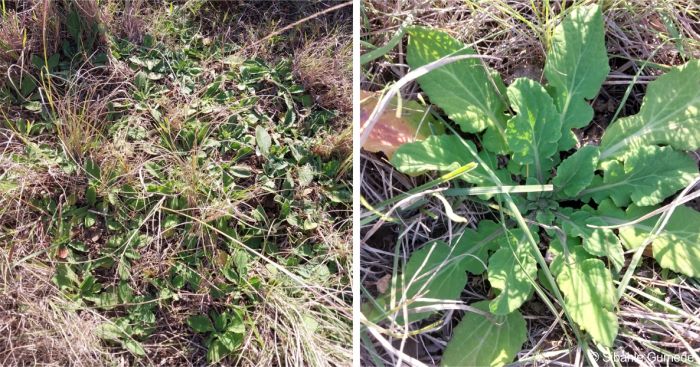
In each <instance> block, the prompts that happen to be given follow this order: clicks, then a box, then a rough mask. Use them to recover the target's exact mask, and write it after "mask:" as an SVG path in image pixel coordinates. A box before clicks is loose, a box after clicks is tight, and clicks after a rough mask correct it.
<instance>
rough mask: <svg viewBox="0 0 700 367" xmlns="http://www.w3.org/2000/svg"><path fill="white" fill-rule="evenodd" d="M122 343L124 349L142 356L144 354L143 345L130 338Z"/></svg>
mask: <svg viewBox="0 0 700 367" xmlns="http://www.w3.org/2000/svg"><path fill="white" fill-rule="evenodd" d="M122 345H123V346H124V349H126V350H128V351H129V352H131V353H132V354H133V355H135V356H139V357H143V356H145V355H146V350H145V349H143V345H141V343H139V342H138V341H136V340H134V339H132V338H128V339H125V340H124V341H123V342H122Z"/></svg>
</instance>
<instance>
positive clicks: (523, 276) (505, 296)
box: [488, 243, 537, 315]
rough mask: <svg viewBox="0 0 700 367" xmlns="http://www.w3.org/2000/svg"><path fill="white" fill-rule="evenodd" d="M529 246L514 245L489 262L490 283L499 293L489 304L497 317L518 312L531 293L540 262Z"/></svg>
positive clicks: (498, 252)
mask: <svg viewBox="0 0 700 367" xmlns="http://www.w3.org/2000/svg"><path fill="white" fill-rule="evenodd" d="M526 246H527V244H526V243H515V244H512V245H511V246H508V247H503V248H501V249H500V250H498V251H496V253H494V254H493V255H491V258H490V259H489V269H488V270H489V271H488V275H489V283H491V286H492V287H493V288H496V289H498V290H500V293H499V294H498V296H497V297H496V298H494V299H493V300H492V301H491V304H490V310H491V312H492V313H494V314H496V315H507V314H509V313H511V312H513V311H515V310H517V309H518V308H520V306H521V305H522V304H523V303H525V301H526V300H527V299H528V297H530V294H531V293H532V282H533V281H534V280H535V279H536V277H537V261H536V260H535V258H534V257H533V256H532V253H531V252H530V251H529V247H526Z"/></svg>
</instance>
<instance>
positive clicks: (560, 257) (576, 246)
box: [542, 237, 593, 286]
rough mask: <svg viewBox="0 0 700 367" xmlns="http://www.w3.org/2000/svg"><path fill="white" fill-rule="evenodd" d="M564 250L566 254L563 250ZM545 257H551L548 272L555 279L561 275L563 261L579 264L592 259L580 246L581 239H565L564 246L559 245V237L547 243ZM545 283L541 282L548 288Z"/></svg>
mask: <svg viewBox="0 0 700 367" xmlns="http://www.w3.org/2000/svg"><path fill="white" fill-rule="evenodd" d="M565 248H566V252H565V251H564V249H565ZM547 251H548V252H547V255H548V256H551V258H552V262H551V263H550V264H549V270H551V271H552V274H553V275H554V276H555V277H557V276H559V274H560V273H561V271H562V269H563V267H564V264H565V261H566V262H569V263H573V262H575V263H581V262H583V261H584V260H588V259H591V258H593V256H592V255H591V254H590V253H589V252H588V251H586V250H585V249H584V248H583V246H582V245H581V239H580V238H578V237H566V244H565V245H563V244H562V243H561V239H560V238H559V237H555V238H553V239H552V241H551V242H550V243H549V248H548V249H547ZM547 283H549V282H547V281H545V282H542V284H543V285H545V286H549V285H548V284H547Z"/></svg>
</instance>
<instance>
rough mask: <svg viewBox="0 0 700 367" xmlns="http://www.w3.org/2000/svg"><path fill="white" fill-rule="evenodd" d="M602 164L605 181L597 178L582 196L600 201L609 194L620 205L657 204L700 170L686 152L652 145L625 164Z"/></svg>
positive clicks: (636, 150)
mask: <svg viewBox="0 0 700 367" xmlns="http://www.w3.org/2000/svg"><path fill="white" fill-rule="evenodd" d="M601 167H602V169H603V172H604V177H603V180H602V182H601V181H599V180H598V182H595V181H594V184H592V185H591V186H590V187H588V188H587V189H585V190H583V191H582V192H581V196H583V197H584V198H586V197H588V196H590V197H592V198H593V199H594V200H595V201H596V202H598V203H599V202H601V201H602V200H603V199H605V198H607V197H610V198H612V200H613V201H614V202H615V204H616V205H617V206H619V207H625V206H627V205H629V204H630V203H634V204H636V205H639V206H649V205H656V204H658V203H660V202H662V201H663V200H664V199H665V198H667V197H668V196H670V195H672V194H674V193H675V192H676V191H678V190H680V189H682V188H684V187H685V186H686V185H688V184H689V183H690V182H691V181H693V179H694V178H695V176H696V175H697V172H698V169H697V165H696V163H695V161H694V160H693V159H692V158H691V157H689V156H688V155H686V154H685V153H681V152H677V151H674V150H673V148H671V147H658V146H653V145H652V146H644V147H638V148H637V149H635V150H634V151H633V152H631V153H630V155H629V156H628V157H627V159H626V160H625V162H624V164H623V163H621V162H619V161H617V160H612V161H607V162H604V163H602V164H601Z"/></svg>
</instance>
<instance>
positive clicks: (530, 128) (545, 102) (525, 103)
mask: <svg viewBox="0 0 700 367" xmlns="http://www.w3.org/2000/svg"><path fill="white" fill-rule="evenodd" d="M508 99H509V100H510V101H511V105H512V107H513V109H514V110H515V112H516V113H517V115H515V116H514V117H513V118H511V119H510V120H509V121H508V126H507V128H506V139H507V141H508V147H509V148H510V150H511V151H513V161H514V162H515V163H517V164H520V165H532V168H531V170H532V171H534V177H536V178H537V179H538V180H539V181H540V182H544V180H545V178H547V177H548V176H549V174H548V171H549V170H550V169H551V168H552V166H553V164H554V162H553V161H552V159H551V156H552V155H554V153H556V152H557V143H558V142H559V139H560V138H561V120H560V118H559V113H558V112H557V110H556V108H555V107H554V102H552V97H550V96H549V94H547V91H546V90H545V89H544V87H542V85H540V84H539V83H537V82H535V81H533V80H530V79H527V78H518V79H516V80H515V81H514V82H513V84H511V85H510V86H509V87H508Z"/></svg>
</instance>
